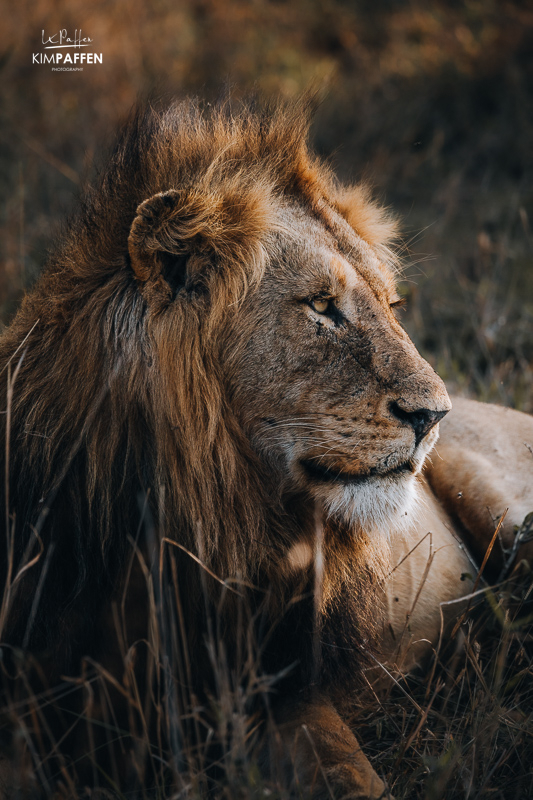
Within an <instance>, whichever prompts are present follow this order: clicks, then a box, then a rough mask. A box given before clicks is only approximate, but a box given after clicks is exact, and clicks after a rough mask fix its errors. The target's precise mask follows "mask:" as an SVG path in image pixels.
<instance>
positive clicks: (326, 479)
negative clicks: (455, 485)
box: [300, 459, 413, 484]
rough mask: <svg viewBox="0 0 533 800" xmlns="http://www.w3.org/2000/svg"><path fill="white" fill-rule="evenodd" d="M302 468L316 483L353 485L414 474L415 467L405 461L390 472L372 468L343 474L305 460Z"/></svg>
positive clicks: (302, 462) (340, 471) (301, 462)
mask: <svg viewBox="0 0 533 800" xmlns="http://www.w3.org/2000/svg"><path fill="white" fill-rule="evenodd" d="M300 464H301V466H302V467H303V468H304V470H305V472H306V474H307V476H308V477H309V478H311V480H314V481H320V483H344V484H353V483H361V482H362V481H364V480H366V479H368V478H372V477H381V478H382V477H385V476H388V475H399V474H405V473H412V472H413V465H412V463H411V462H410V461H404V462H403V463H402V464H398V466H396V467H394V468H393V469H389V470H378V469H376V468H372V469H369V470H366V471H365V472H355V473H354V472H343V471H342V470H338V469H332V468H331V467H326V466H324V465H323V464H318V463H316V462H314V461H308V460H305V459H303V460H302V461H300Z"/></svg>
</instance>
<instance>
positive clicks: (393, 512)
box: [322, 475, 418, 534]
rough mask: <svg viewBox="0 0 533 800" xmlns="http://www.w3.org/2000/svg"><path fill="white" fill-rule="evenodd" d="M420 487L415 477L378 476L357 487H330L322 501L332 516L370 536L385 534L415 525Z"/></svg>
mask: <svg viewBox="0 0 533 800" xmlns="http://www.w3.org/2000/svg"><path fill="white" fill-rule="evenodd" d="M417 485H418V484H417V479H416V477H415V476H414V475H409V476H402V477H401V478H400V477H399V476H390V475H384V476H375V477H372V478H367V479H366V480H364V481H361V482H360V483H357V484H349V485H344V486H341V485H339V486H334V487H333V486H330V487H328V489H327V491H326V492H324V495H323V498H322V499H323V502H324V506H325V509H326V514H327V516H328V517H335V518H336V519H338V520H341V521H342V522H343V523H344V524H346V525H348V526H349V527H351V528H357V529H359V530H364V531H365V532H366V533H372V532H373V531H376V532H379V533H381V534H383V533H387V532H388V531H390V530H391V529H394V530H399V529H401V528H403V527H406V526H407V525H408V524H412V518H413V513H415V512H416V506H417V501H418V492H417Z"/></svg>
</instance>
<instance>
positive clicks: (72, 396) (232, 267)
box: [0, 102, 533, 798]
mask: <svg viewBox="0 0 533 800" xmlns="http://www.w3.org/2000/svg"><path fill="white" fill-rule="evenodd" d="M306 131H307V120H306V113H305V111H304V110H302V108H299V109H298V110H296V111H292V112H288V111H286V110H285V111H284V110H279V109H278V110H274V111H271V112H265V113H256V112H251V111H246V110H244V111H242V112H240V113H239V114H237V115H234V114H232V113H230V111H228V110H227V109H224V108H222V109H218V110H212V111H210V112H209V113H208V114H204V113H203V112H202V111H201V109H200V108H199V106H198V105H197V104H196V103H194V102H188V103H180V104H177V105H174V106H172V107H171V108H169V109H168V110H166V111H164V112H162V113H160V112H156V111H153V110H151V109H150V110H148V111H146V112H144V113H140V114H137V116H136V117H135V118H134V119H133V120H132V121H131V122H130V123H129V124H128V125H127V127H126V128H125V130H124V132H123V134H122V135H121V137H120V140H119V142H118V144H117V146H116V148H115V150H114V153H113V155H112V157H111V160H110V163H109V165H108V166H107V167H106V168H105V170H104V171H103V172H102V175H101V176H100V178H99V180H98V182H97V185H96V186H95V187H94V188H89V189H88V190H87V191H86V193H85V194H84V195H83V198H82V201H81V203H80V207H79V209H78V212H77V214H76V215H75V216H74V217H73V218H72V220H71V221H70V223H69V225H68V227H67V229H66V231H65V233H64V234H63V237H62V239H61V241H60V242H59V244H58V245H57V247H56V249H55V252H54V254H53V255H52V257H51V259H50V261H49V263H48V265H47V267H46V269H45V270H44V272H43V274H42V276H41V278H40V279H39V281H38V283H37V285H36V286H35V287H34V289H33V290H32V291H31V292H30V293H29V294H28V295H27V296H26V297H25V299H24V302H23V304H22V307H21V309H20V310H19V312H18V314H17V316H16V318H15V320H14V322H13V323H12V324H11V326H10V327H9V328H8V329H7V330H6V331H5V333H4V334H3V336H2V339H1V341H0V361H1V369H2V375H3V380H2V393H3V394H2V405H1V409H2V413H3V419H4V421H5V424H3V425H2V437H3V442H2V444H1V446H0V452H1V453H2V455H3V457H4V459H5V465H4V473H5V475H6V480H5V481H3V480H2V481H1V483H2V491H3V502H4V506H5V515H4V519H5V526H4V536H5V542H4V545H3V546H2V547H1V548H0V552H1V553H2V556H1V558H2V564H3V578H4V584H5V591H4V596H3V603H2V613H1V627H2V634H1V635H2V642H3V643H4V647H3V665H4V666H3V673H4V686H5V708H6V709H7V710H6V713H5V717H6V718H7V722H8V723H9V724H8V726H7V727H8V730H9V731H10V734H9V735H7V734H6V744H5V752H6V754H8V755H9V761H7V760H6V763H5V770H4V784H5V786H4V794H5V796H6V797H9V796H11V795H10V792H11V791H13V793H16V792H20V793H22V796H34V795H35V796H41V794H42V795H44V796H47V795H48V794H51V793H52V792H53V791H54V790H55V789H57V787H59V789H58V791H61V792H63V794H61V796H62V797H63V796H65V797H66V796H74V795H75V793H76V792H81V791H82V787H84V786H85V787H97V786H100V787H106V788H114V789H115V790H117V791H121V792H123V793H124V794H127V793H128V792H129V793H130V794H128V796H132V797H133V796H134V797H137V796H139V797H141V796H143V797H145V796H147V794H148V796H152V795H151V789H152V788H153V790H154V795H155V794H157V796H164V795H165V794H166V793H167V792H168V793H170V794H171V793H172V792H175V791H177V790H180V789H181V790H183V791H188V789H187V786H190V785H191V784H190V783H188V782H189V781H192V785H193V788H194V787H195V786H196V787H197V788H198V787H200V788H201V785H202V784H201V779H200V778H199V777H198V776H199V775H202V774H203V769H204V767H206V766H209V764H211V765H212V764H213V763H214V762H217V763H218V765H219V772H217V771H216V769H215V770H214V772H213V768H211V775H214V778H215V779H216V777H217V775H220V765H221V764H226V768H227V770H230V767H228V766H227V764H228V758H229V755H228V754H231V758H232V759H233V760H232V761H231V764H235V763H238V762H239V759H241V761H242V759H243V758H246V753H247V752H249V751H247V750H246V748H249V750H253V752H254V753H255V754H256V755H257V754H258V755H257V758H259V760H260V762H261V764H262V768H263V771H264V776H266V777H267V778H268V779H269V780H272V781H274V782H275V784H277V785H278V786H279V787H281V789H280V790H282V789H283V787H285V790H287V791H289V792H292V791H298V792H300V793H302V795H303V796H304V797H305V796H309V795H312V796H313V797H322V796H331V793H333V795H334V796H339V797H350V798H355V797H365V798H377V797H381V796H382V795H383V794H384V793H385V792H386V788H385V784H384V783H383V780H382V778H381V777H379V776H378V775H377V774H376V772H375V771H374V770H373V769H372V767H371V766H370V763H369V762H368V761H367V759H366V757H365V756H364V754H363V753H362V751H361V749H360V746H359V744H358V741H357V739H356V738H355V735H354V733H353V732H352V731H351V730H350V729H349V728H348V727H347V725H346V722H345V717H346V714H347V710H348V707H349V700H350V697H351V696H354V693H355V692H357V690H358V687H359V685H360V682H361V676H362V670H363V669H364V668H366V667H367V666H368V665H369V664H374V663H375V661H374V660H373V659H376V660H378V661H387V664H388V666H387V669H388V670H389V671H390V670H391V669H394V668H396V667H398V668H401V669H407V668H409V667H410V666H412V665H413V664H414V663H417V662H420V660H421V659H423V657H424V653H425V651H426V650H427V649H428V648H429V647H430V646H431V643H433V644H436V643H437V641H438V640H439V637H440V636H441V635H442V634H443V632H444V631H443V630H441V628H442V622H441V614H440V604H441V603H443V602H447V601H451V600H456V599H458V598H460V597H461V596H463V595H465V594H467V593H468V592H469V591H470V589H471V588H472V587H471V583H469V581H468V580H467V581H461V575H462V574H463V573H472V572H473V570H472V566H471V563H470V561H469V560H468V558H467V555H466V551H465V550H464V549H463V547H462V545H460V544H459V537H460V536H464V537H465V538H466V539H467V541H468V543H469V544H470V545H471V546H472V548H473V549H474V551H475V555H477V556H478V558H481V557H482V556H483V554H484V552H485V550H486V548H487V546H488V543H489V541H490V540H491V539H492V536H493V533H494V518H496V517H498V516H499V515H501V514H503V512H504V511H505V509H506V508H509V509H510V510H509V511H508V512H507V515H506V517H505V525H504V528H503V537H504V541H506V542H507V543H509V542H511V540H512V536H513V534H512V530H513V525H514V524H515V523H518V522H521V521H522V518H523V517H524V515H525V514H526V512H528V511H530V510H531V509H532V508H533V491H532V489H531V487H532V486H533V482H532V478H533V461H532V457H531V450H530V449H528V447H527V445H529V446H531V445H533V421H532V420H531V419H530V418H529V417H526V416H525V415H521V414H519V413H517V412H513V411H507V410H503V409H498V408H493V407H484V406H480V405H477V404H475V403H472V402H468V401H465V400H461V401H458V402H457V403H456V405H455V408H454V411H453V412H452V413H451V414H450V416H449V423H448V421H447V420H446V421H445V424H444V426H443V430H442V437H441V444H440V445H439V449H438V451H436V450H435V451H434V453H435V455H434V456H433V460H432V464H431V465H429V467H428V471H427V473H426V476H424V475H423V472H422V470H423V467H424V464H425V463H426V457H427V456H428V454H429V453H430V451H431V450H432V448H433V447H434V445H435V443H436V441H437V437H438V428H439V425H438V423H439V421H440V420H441V419H442V418H443V417H444V415H445V414H447V413H448V412H449V411H450V409H451V404H450V401H449V398H448V395H447V393H446V389H445V388H444V385H443V383H442V382H441V380H440V379H439V378H438V377H437V375H436V374H435V373H434V371H433V370H432V369H431V367H430V366H429V365H428V364H427V363H426V362H425V361H424V360H423V359H422V358H421V356H420V355H419V354H418V352H417V351H416V349H415V347H414V346H413V344H412V343H411V341H410V340H409V338H408V336H407V334H406V333H405V331H404V330H403V328H402V326H401V325H400V324H399V322H398V321H397V319H396V317H395V311H394V307H395V305H396V304H397V303H398V301H399V297H398V295H397V293H396V288H395V270H394V257H393V255H392V252H391V251H390V250H389V249H388V244H389V243H390V241H391V240H392V239H393V237H394V235H395V226H394V223H393V222H392V221H391V220H390V219H389V218H388V216H387V214H386V213H385V212H384V211H383V210H382V209H380V208H379V207H378V206H377V205H376V204H374V203H373V202H372V201H371V200H370V199H369V197H368V194H367V192H366V191H365V190H364V189H362V188H361V187H359V186H355V187H348V188H346V187H342V186H340V185H339V184H338V182H337V181H336V180H335V178H334V177H333V176H332V175H331V173H330V171H329V170H328V169H327V168H326V167H325V166H324V165H323V164H322V163H320V161H319V160H318V159H317V158H315V157H314V156H313V155H311V154H310V152H309V150H308V148H307V146H306V143H305V140H306ZM525 445H526V446H525ZM488 509H490V512H491V513H489V511H488ZM491 514H492V516H491ZM428 534H429V535H428ZM419 543H420V545H419V546H417V545H418V544H419ZM494 552H496V551H494ZM522 554H525V555H527V552H526V551H524V553H522ZM428 558H429V561H428ZM452 607H453V605H452ZM407 619H408V621H409V624H408V625H407V624H406V621H407ZM445 622H446V620H444V623H445ZM391 631H392V632H391ZM422 640H424V641H422ZM373 654H374V655H373ZM64 676H73V677H71V678H70V681H68V680H67V682H66V683H65V680H66V678H65V677H64ZM77 676H79V677H77ZM124 729H127V731H128V732H127V734H125V733H124V732H123V731H124ZM117 739H119V740H120V742H119V746H116V740H117ZM239 748H241V749H239ZM87 749H88V750H89V752H88V754H86V753H85V751H86V750H87ZM239 763H240V762H239ZM8 764H11V765H14V766H13V768H12V770H11V772H10V771H9V769H8V767H7V765H8ZM195 781H196V782H195ZM87 791H89V790H88V789H87ZM84 796H85V795H84ZM120 796H123V794H122V795H120Z"/></svg>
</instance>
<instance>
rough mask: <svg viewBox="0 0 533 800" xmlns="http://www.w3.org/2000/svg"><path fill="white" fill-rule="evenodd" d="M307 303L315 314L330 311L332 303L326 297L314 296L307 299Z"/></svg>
mask: <svg viewBox="0 0 533 800" xmlns="http://www.w3.org/2000/svg"><path fill="white" fill-rule="evenodd" d="M309 305H310V306H311V308H312V309H313V311H316V313H317V314H327V313H328V312H329V311H331V308H332V305H333V303H332V300H331V299H330V298H328V297H314V298H313V299H312V300H310V301H309Z"/></svg>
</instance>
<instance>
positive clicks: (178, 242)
mask: <svg viewBox="0 0 533 800" xmlns="http://www.w3.org/2000/svg"><path fill="white" fill-rule="evenodd" d="M271 217H272V212H271V197H270V193H269V192H268V191H265V187H261V186H258V185H257V184H254V185H244V186H243V185H242V183H241V185H240V186H239V184H238V182H237V181H235V182H228V183H226V184H225V185H219V186H218V187H217V190H216V191H214V190H201V189H200V188H198V189H189V190H179V189H169V190H168V191H166V192H159V193H158V194H155V195H154V196H153V197H150V198H149V199H148V200H145V201H144V202H143V203H141V205H140V206H139V207H138V208H137V216H136V217H135V219H134V220H133V224H132V226H131V231H130V235H129V238H128V249H129V254H130V259H131V266H132V268H133V271H134V272H135V275H136V277H137V280H138V281H139V282H140V283H141V284H143V285H144V284H148V285H149V286H150V287H151V288H157V289H159V290H160V292H161V291H162V292H163V293H164V294H166V296H167V297H170V296H171V295H172V294H175V293H176V292H178V291H179V290H180V289H182V288H183V287H185V288H187V287H188V286H191V287H192V286H194V285H195V283H196V282H197V280H198V279H199V278H200V272H201V270H202V269H205V268H206V267H207V265H208V264H212V263H214V262H215V261H217V262H219V263H220V262H226V263H227V262H233V263H234V262H238V263H241V264H246V263H250V261H251V260H253V261H256V260H257V258H258V257H260V253H262V240H263V238H264V233H265V230H266V229H267V228H268V226H269V224H270V220H271Z"/></svg>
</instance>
